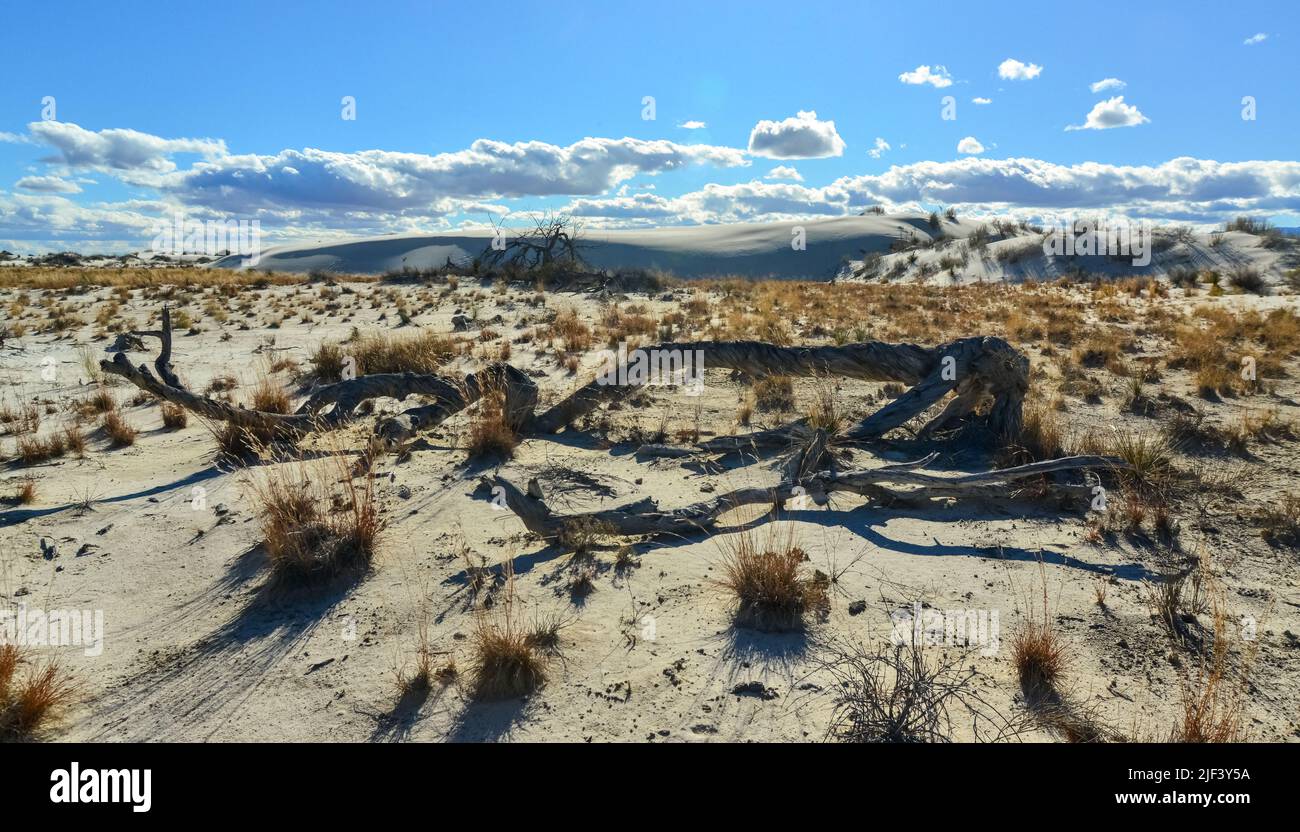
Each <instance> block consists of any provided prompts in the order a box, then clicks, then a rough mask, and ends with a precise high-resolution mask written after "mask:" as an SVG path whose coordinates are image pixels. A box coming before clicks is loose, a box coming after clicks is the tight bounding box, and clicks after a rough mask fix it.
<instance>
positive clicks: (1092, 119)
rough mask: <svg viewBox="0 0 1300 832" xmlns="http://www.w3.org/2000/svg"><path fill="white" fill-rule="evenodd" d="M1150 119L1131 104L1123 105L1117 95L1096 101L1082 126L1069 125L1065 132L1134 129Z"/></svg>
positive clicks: (1122, 100)
mask: <svg viewBox="0 0 1300 832" xmlns="http://www.w3.org/2000/svg"><path fill="white" fill-rule="evenodd" d="M1150 120H1151V119H1149V118H1147V117H1146V116H1144V115H1142V113H1141V111H1139V110H1138V108H1137V107H1135V106H1133V105H1132V104H1125V103H1124V96H1122V95H1117V96H1115V97H1114V98H1108V99H1107V100H1105V101H1098V102H1097V103H1096V104H1095V105H1094V106H1093V108H1092V110H1091V111H1090V112H1089V113H1088V118H1087V120H1085V121H1084V123H1083V124H1071V125H1069V126H1068V127H1066V128H1065V129H1066V130H1109V129H1110V128H1112V127H1136V126H1137V125H1139V124H1146V123H1147V122H1148V121H1150Z"/></svg>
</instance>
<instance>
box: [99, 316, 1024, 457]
mask: <svg viewBox="0 0 1300 832" xmlns="http://www.w3.org/2000/svg"><path fill="white" fill-rule="evenodd" d="M133 334H134V335H137V336H148V337H152V338H157V339H159V341H160V342H161V344H162V346H161V349H160V351H159V353H158V356H157V357H156V358H155V360H154V368H155V370H156V372H157V375H155V374H154V373H153V372H150V370H149V369H148V368H147V367H146V366H144V365H139V366H135V365H132V364H131V362H130V360H129V359H128V358H127V357H126V356H125V355H124V354H122V353H118V354H117V355H116V356H115V357H114V358H113V360H112V361H101V362H100V367H101V368H102V369H103V370H104V372H107V373H111V374H114V375H118V376H121V377H123V378H125V379H127V380H128V381H130V382H132V383H133V384H135V385H136V386H138V387H140V388H141V389H143V390H146V391H147V392H149V393H152V394H153V395H155V396H157V397H158V398H160V399H163V400H165V401H169V402H171V403H173V404H176V405H179V406H181V407H184V408H186V409H188V410H191V411H194V412H195V413H197V414H199V415H200V416H203V417H204V418H207V419H211V420H215V421H224V422H230V423H232V424H234V425H237V426H240V427H244V428H249V429H254V430H258V431H261V432H263V433H267V434H270V435H274V436H278V437H286V438H295V437H300V436H302V435H303V434H306V433H311V432H314V431H327V430H333V429H336V428H339V427H342V426H344V425H347V424H350V423H351V422H353V421H355V420H356V419H357V418H359V416H360V406H361V404H362V403H364V402H365V401H367V400H369V399H374V398H378V397H388V398H394V399H397V400H399V401H400V400H403V399H405V398H407V397H408V396H412V395H415V396H422V397H426V398H428V399H432V402H430V403H427V404H422V405H419V406H417V407H413V408H410V409H408V410H406V411H404V412H403V413H401V414H399V415H397V416H392V417H388V418H385V419H383V420H381V421H380V422H379V424H377V425H376V427H375V435H376V437H377V438H378V439H379V440H381V441H382V442H383V443H384V445H385V446H387V447H388V448H393V447H396V446H398V445H401V444H402V443H404V442H406V441H408V440H410V439H411V438H412V437H414V436H415V435H416V434H417V433H418V432H419V431H422V430H428V429H430V428H433V427H436V426H437V425H439V424H441V423H442V422H443V421H445V420H446V419H447V418H448V417H450V416H451V415H453V414H455V413H457V412H459V411H461V410H463V409H464V408H466V407H468V406H470V405H471V404H473V403H474V402H476V401H477V400H478V399H479V398H481V397H482V396H483V395H484V394H485V393H486V392H487V391H489V390H500V391H501V392H502V393H503V395H504V401H505V408H506V411H507V413H508V418H509V421H510V423H511V426H512V427H513V428H514V429H515V430H516V431H517V432H519V433H520V434H551V433H556V432H558V431H559V430H561V429H562V428H564V427H565V426H566V425H568V424H570V423H571V422H573V421H574V420H575V419H578V418H580V417H582V416H584V415H586V414H588V413H590V412H591V411H592V410H594V409H595V408H596V407H598V406H599V405H600V404H601V403H603V402H605V401H608V400H611V399H614V398H616V397H621V396H626V395H627V392H628V389H627V385H616V384H602V383H601V380H600V379H597V380H593V381H592V382H591V383H589V384H587V385H586V386H584V387H582V388H580V389H578V390H577V391H576V392H574V393H573V394H572V395H570V396H568V397H567V398H565V399H564V400H563V401H561V402H559V403H558V404H556V405H555V406H554V407H552V408H550V409H549V410H547V411H546V412H544V413H541V414H535V413H534V409H535V407H536V403H537V388H536V385H535V384H534V383H533V381H532V379H530V378H529V377H528V376H527V375H526V374H525V373H523V372H522V371H520V370H518V369H516V368H514V367H512V366H510V365H508V364H493V365H491V366H489V367H487V368H485V369H483V370H480V371H479V372H477V373H470V374H467V375H465V376H463V377H460V378H450V377H444V376H439V375H433V374H419V373H389V374H375V375H366V376H361V377H359V378H355V379H348V380H344V381H340V382H337V383H335V384H331V385H327V386H324V387H321V388H319V389H317V390H316V391H314V392H313V393H312V394H311V396H310V397H309V398H308V399H307V401H306V402H304V403H303V404H302V406H301V407H299V408H298V410H297V411H296V412H295V413H292V414H276V413H266V412H262V411H257V410H249V409H247V408H242V407H237V406H234V405H230V404H227V403H224V402H220V401H217V400H215V399H212V398H209V397H206V396H202V395H199V394H197V393H194V392H191V391H189V390H187V389H186V388H185V386H184V384H183V383H182V382H181V380H180V378H179V377H178V376H177V375H176V373H175V371H174V369H173V367H172V364H171V351H172V330H171V315H170V312H169V311H168V310H167V309H164V310H163V315H162V329H161V330H157V331H147V332H136V333H133ZM642 350H646V351H651V354H652V355H653V354H655V352H654V351H658V354H660V355H675V356H685V357H686V361H687V362H691V361H694V360H696V357H697V356H702V357H703V358H704V359H705V360H707V362H708V365H709V366H711V367H721V368H728V369H732V370H736V371H739V372H741V373H745V374H747V375H749V376H753V377H759V376H765V375H794V376H820V375H838V376H844V377H847V378H855V379H863V380H868V381H893V382H901V383H905V384H910V385H913V386H912V387H911V389H909V390H907V391H906V392H905V393H903V395H901V396H899V397H898V398H896V399H894V400H893V401H892V402H890V403H889V404H888V405H886V406H885V407H883V408H881V409H880V410H878V411H876V412H875V413H872V414H870V415H868V416H867V417H866V418H864V419H862V420H861V421H860V422H858V423H857V424H856V425H853V426H852V427H850V428H849V429H848V430H847V431H846V432H845V433H844V434H843V435H842V436H841V437H839V438H840V439H843V440H849V441H853V440H865V439H872V438H876V437H880V436H882V435H884V434H885V433H887V432H888V431H890V430H893V429H894V428H897V427H900V426H902V425H903V424H904V423H906V422H907V421H909V420H911V419H912V418H914V417H916V416H918V415H920V414H922V413H924V412H925V411H926V410H927V409H928V408H929V407H931V406H932V405H934V404H936V403H937V402H938V401H939V400H940V399H941V398H943V396H944V395H946V394H947V393H948V392H950V391H952V392H955V395H954V396H953V398H952V399H951V400H950V401H949V402H948V404H947V405H946V406H945V407H944V409H943V411H942V412H941V413H940V414H939V415H938V416H936V417H935V418H933V419H932V420H930V421H929V422H928V423H927V424H926V425H925V427H924V428H922V430H921V434H920V435H921V437H922V438H925V437H929V436H931V435H932V434H934V433H936V432H938V431H949V430H954V431H956V430H960V431H963V432H967V431H969V432H968V433H966V434H965V435H966V437H967V438H970V437H971V436H976V437H978V438H983V439H989V438H1001V437H1007V436H1016V435H1017V434H1018V433H1019V430H1020V424H1021V406H1022V402H1023V399H1024V395H1025V391H1026V388H1027V387H1028V374H1029V362H1028V360H1027V359H1026V358H1025V357H1024V356H1023V355H1022V354H1021V353H1019V352H1017V351H1016V350H1015V349H1013V348H1012V347H1011V346H1010V345H1009V344H1007V342H1005V341H1003V340H1002V339H1000V338H993V337H974V338H963V339H959V340H957V341H952V342H949V343H947V344H941V345H939V346H936V347H922V346H918V345H916V344H885V343H882V342H879V341H870V342H866V343H861V344H845V345H841V346H825V347H781V346H776V345H773V344H766V343H762V342H758V341H700V342H694V343H668V344H659V345H657V346H654V347H645V348H642ZM636 352H637V351H634V352H633V354H632V355H630V356H628V359H627V360H629V361H631V360H635V356H636ZM696 369H699V368H696ZM619 377H621V378H627V374H626V373H620V376H619ZM631 383H635V381H633V382H631ZM812 436H813V431H812V429H811V428H810V427H809V426H808V425H807V424H806V421H800V422H795V423H792V424H790V425H786V426H784V427H782V428H778V429H776V430H772V431H760V432H756V433H752V434H749V435H747V436H730V437H718V438H716V439H712V440H709V441H708V442H705V443H701V444H700V445H698V446H697V448H696V449H697V450H699V451H702V452H706V453H715V452H716V453H727V452H743V451H745V450H749V449H760V448H767V447H782V446H789V445H791V444H796V443H806V442H807V441H808V440H809V439H810V438H811V437H812ZM644 450H645V451H646V452H647V453H652V454H658V455H672V453H673V452H671V451H668V450H666V449H665V448H662V447H647V448H645V449H644Z"/></svg>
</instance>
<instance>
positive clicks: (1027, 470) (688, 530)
mask: <svg viewBox="0 0 1300 832" xmlns="http://www.w3.org/2000/svg"><path fill="white" fill-rule="evenodd" d="M937 456H938V455H937V454H930V455H929V456H927V457H925V458H924V459H919V460H916V461H915V462H906V463H899V464H895V465H885V466H882V467H880V468H871V469H865V470H858V471H844V472H835V471H819V472H817V473H812V474H807V475H805V476H801V477H798V478H794V477H790V478H787V479H785V480H784V481H783V482H781V483H780V484H778V485H776V486H773V487H768V488H763V487H753V488H741V489H737V490H735V491H731V492H729V493H727V494H722V495H719V496H718V497H715V498H713V499H710V500H705V501H702V502H698V503H694V504H692V505H688V506H683V507H682V508H676V509H661V508H659V507H658V505H657V504H656V503H655V501H654V500H653V499H652V498H646V499H643V500H640V501H638V502H635V503H631V504H629V505H626V506H622V507H620V508H612V509H602V510H600V511H592V512H586V513H581V514H571V515H561V514H556V513H555V512H553V511H551V509H550V507H548V506H547V505H546V502H545V500H544V499H542V498H539V497H536V496H530V494H533V495H536V494H540V493H541V489H540V486H538V485H537V483H536V482H535V481H530V482H529V484H528V491H527V492H525V491H521V490H520V489H519V488H518V487H517V486H515V485H514V484H513V483H511V482H510V481H509V480H507V479H505V478H504V477H501V476H492V477H483V478H482V480H481V482H482V483H483V484H485V485H486V486H487V487H488V488H489V489H490V490H491V491H492V493H493V494H494V495H497V496H499V497H501V498H503V500H504V502H505V504H506V506H507V507H509V509H510V510H511V511H512V512H514V514H515V515H517V516H518V517H519V519H520V520H522V521H523V523H524V526H525V527H526V528H527V529H528V530H529V531H531V532H533V533H535V534H537V535H540V536H541V537H544V538H555V537H558V536H560V535H561V534H562V533H564V532H565V531H566V530H568V529H572V528H576V527H581V526H588V527H591V528H597V529H601V530H603V531H606V532H608V533H610V534H615V535H622V536H637V535H660V534H669V535H688V534H693V533H698V532H700V531H709V530H711V529H713V527H714V526H715V524H716V523H717V521H718V518H719V517H721V516H722V515H723V514H725V513H727V512H729V511H731V510H732V509H735V508H739V507H740V506H746V505H770V506H772V507H774V508H776V507H780V506H784V505H785V503H786V502H787V501H788V500H790V499H791V498H793V497H801V496H807V497H808V498H810V499H812V500H813V501H814V502H816V503H818V504H824V503H825V502H826V499H827V497H828V495H829V494H831V493H832V492H835V491H843V492H848V493H852V494H858V495H862V496H866V497H871V498H876V499H900V500H904V501H913V502H918V503H920V504H924V502H926V501H929V500H930V499H931V498H935V497H951V498H956V499H984V500H1008V499H1014V498H1015V497H1016V496H1017V495H1016V490H1015V488H1014V487H1013V484H1014V483H1016V482H1018V481H1020V480H1024V479H1026V478H1030V477H1039V476H1042V475H1044V474H1051V473H1055V472H1058V471H1072V470H1081V469H1095V468H1111V469H1113V468H1117V467H1121V468H1122V467H1124V463H1123V462H1122V461H1121V460H1118V459H1115V458H1113V457H1104V456H1072V457H1064V458H1062V459H1053V460H1047V461H1045V462H1035V463H1031V464H1029V465H1020V466H1017V467H1015V468H1003V469H1000V470H994V471H987V472H984V473H979V474H964V475H959V476H939V475H935V474H927V473H923V472H922V471H921V470H920V469H922V468H924V467H925V466H927V465H929V464H930V463H931V462H933V461H934V460H935V458H936V457H937ZM885 484H890V485H910V486H916V487H915V488H912V489H911V490H908V491H898V490H895V489H891V488H888V487H886V485H885ZM1046 488H1047V489H1049V490H1051V491H1053V492H1056V493H1057V494H1059V495H1064V496H1071V497H1080V496H1083V495H1085V494H1087V493H1089V489H1088V488H1087V487H1086V486H1082V485H1066V484H1060V483H1050V482H1049V483H1047V484H1046ZM498 489H499V490H498ZM797 489H801V490H797Z"/></svg>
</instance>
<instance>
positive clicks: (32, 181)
mask: <svg viewBox="0 0 1300 832" xmlns="http://www.w3.org/2000/svg"><path fill="white" fill-rule="evenodd" d="M14 186H15V187H18V188H22V189H23V190H24V191H35V192H37V193H42V194H79V193H81V186H80V185H78V184H77V183H76V182H69V181H68V180H67V179H63V178H62V177H59V176H24V177H23V178H22V179H19V180H18V181H17V182H15V183H14Z"/></svg>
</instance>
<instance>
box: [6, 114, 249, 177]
mask: <svg viewBox="0 0 1300 832" xmlns="http://www.w3.org/2000/svg"><path fill="white" fill-rule="evenodd" d="M27 130H28V132H29V133H30V134H31V137H32V139H33V141H35V142H37V143H39V144H44V145H48V146H50V147H53V148H54V149H55V150H57V151H58V152H59V155H58V156H57V157H54V158H50V159H46V160H44V161H47V162H57V163H61V164H64V165H67V166H68V167H70V168H83V169H84V168H90V169H94V170H103V171H112V172H116V173H118V174H125V175H127V176H130V175H131V174H141V175H144V176H157V175H160V174H165V173H169V172H171V171H173V170H175V169H176V163H175V162H173V161H172V160H171V158H170V157H171V156H173V155H175V154H177V153H197V154H200V155H202V156H205V157H208V158H214V157H217V156H221V155H224V154H225V153H226V143H225V142H224V141H219V140H216V139H164V138H161V137H159V136H152V135H150V134H148V133H141V132H139V131H138V130H129V129H124V128H110V129H107V130H98V131H95V130H87V129H85V128H84V127H81V126H79V125H76V124H73V123H71V122H66V121H34V122H32V123H31V124H29V125H27Z"/></svg>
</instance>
